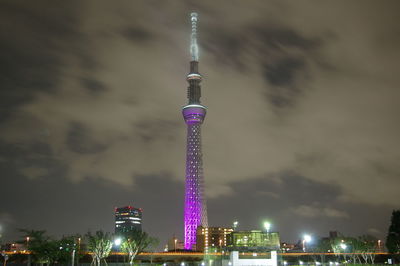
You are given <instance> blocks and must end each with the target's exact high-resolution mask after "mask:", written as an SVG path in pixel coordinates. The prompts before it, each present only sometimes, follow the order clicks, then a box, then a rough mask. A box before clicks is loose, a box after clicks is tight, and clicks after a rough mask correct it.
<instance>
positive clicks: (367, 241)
mask: <svg viewBox="0 0 400 266" xmlns="http://www.w3.org/2000/svg"><path fill="white" fill-rule="evenodd" d="M358 241H359V243H360V253H361V257H362V258H363V259H364V261H365V263H368V260H370V261H371V263H372V264H374V262H375V252H376V244H377V243H378V239H377V238H376V237H373V236H370V235H363V236H360V237H359V238H358Z"/></svg>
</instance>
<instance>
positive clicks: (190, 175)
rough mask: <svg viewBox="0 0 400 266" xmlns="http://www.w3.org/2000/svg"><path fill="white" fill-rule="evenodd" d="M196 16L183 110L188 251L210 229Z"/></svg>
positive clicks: (204, 109) (191, 16) (186, 247)
mask: <svg viewBox="0 0 400 266" xmlns="http://www.w3.org/2000/svg"><path fill="white" fill-rule="evenodd" d="M197 20H198V16H197V13H191V14H190V21H191V24H192V34H191V42H190V55H191V61H190V72H189V74H188V75H187V78H186V80H187V82H188V83H189V87H188V90H187V97H188V104H187V105H186V106H184V107H183V108H182V114H183V118H184V120H185V123H186V125H187V144H186V183H185V210H184V219H185V221H184V226H185V228H184V231H185V249H193V247H194V245H195V244H196V230H197V227H198V226H203V227H207V226H208V221H207V209H206V203H205V197H204V176H203V159H202V156H203V154H202V152H201V124H202V123H203V121H204V118H205V116H206V107H205V106H203V105H202V104H201V103H200V97H201V87H200V82H201V79H202V77H201V75H200V73H199V61H198V60H199V49H198V46H197Z"/></svg>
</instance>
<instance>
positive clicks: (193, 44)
mask: <svg viewBox="0 0 400 266" xmlns="http://www.w3.org/2000/svg"><path fill="white" fill-rule="evenodd" d="M190 20H191V21H192V35H191V38H190V55H191V56H192V61H199V47H198V46H197V13H195V12H193V13H191V14H190Z"/></svg>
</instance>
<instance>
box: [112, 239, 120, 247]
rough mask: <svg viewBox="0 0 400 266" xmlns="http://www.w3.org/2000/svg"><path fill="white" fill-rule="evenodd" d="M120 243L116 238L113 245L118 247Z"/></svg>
mask: <svg viewBox="0 0 400 266" xmlns="http://www.w3.org/2000/svg"><path fill="white" fill-rule="evenodd" d="M121 242H122V240H121V238H119V237H118V238H116V239H115V240H114V245H115V246H117V247H118V246H119V245H121Z"/></svg>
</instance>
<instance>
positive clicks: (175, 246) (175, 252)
mask: <svg viewBox="0 0 400 266" xmlns="http://www.w3.org/2000/svg"><path fill="white" fill-rule="evenodd" d="M176 241H178V239H176V238H175V239H174V249H175V253H176Z"/></svg>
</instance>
